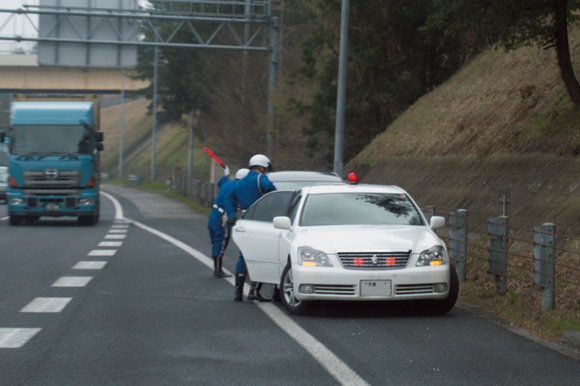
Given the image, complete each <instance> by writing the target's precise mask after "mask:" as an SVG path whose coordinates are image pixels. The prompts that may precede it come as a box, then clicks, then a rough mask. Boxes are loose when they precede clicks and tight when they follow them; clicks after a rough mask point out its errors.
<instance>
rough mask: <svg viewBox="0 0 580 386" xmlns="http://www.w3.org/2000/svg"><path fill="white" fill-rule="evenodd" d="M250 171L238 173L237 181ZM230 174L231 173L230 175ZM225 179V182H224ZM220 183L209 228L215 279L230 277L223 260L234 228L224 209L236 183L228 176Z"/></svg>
mask: <svg viewBox="0 0 580 386" xmlns="http://www.w3.org/2000/svg"><path fill="white" fill-rule="evenodd" d="M248 172H249V170H248V169H240V170H238V172H237V173H236V180H239V179H242V178H244V177H245V176H246V175H247V174H248ZM228 174H229V173H228ZM224 177H225V180H224ZM224 177H222V178H220V180H219V181H218V186H219V190H218V194H217V196H216V198H215V201H214V202H213V209H212V211H211V214H210V215H209V220H208V223H207V228H208V230H209V238H210V240H211V257H212V258H213V268H214V271H213V275H214V276H215V277H230V276H232V275H228V274H227V273H225V272H224V271H223V268H222V265H223V258H224V253H225V251H226V248H227V247H228V243H229V241H230V237H231V230H232V227H231V226H230V225H229V224H228V222H227V221H228V218H227V215H226V211H225V209H224V199H225V197H226V195H227V194H228V192H229V191H230V190H231V189H232V188H233V186H234V184H235V181H230V180H228V179H227V176H224Z"/></svg>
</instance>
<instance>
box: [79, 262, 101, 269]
mask: <svg viewBox="0 0 580 386" xmlns="http://www.w3.org/2000/svg"><path fill="white" fill-rule="evenodd" d="M106 264H107V262H106V261H79V262H78V263H76V264H75V266H74V267H72V269H103V268H104V267H105V265H106Z"/></svg>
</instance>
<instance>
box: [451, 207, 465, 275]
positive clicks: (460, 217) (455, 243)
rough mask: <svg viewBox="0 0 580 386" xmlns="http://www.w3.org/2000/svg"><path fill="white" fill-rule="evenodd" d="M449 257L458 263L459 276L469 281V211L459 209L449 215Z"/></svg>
mask: <svg viewBox="0 0 580 386" xmlns="http://www.w3.org/2000/svg"><path fill="white" fill-rule="evenodd" d="M449 257H450V258H451V259H453V260H455V261H456V262H457V264H456V265H455V267H456V269H457V276H458V277H459V280H460V281H465V280H466V279H467V210H465V209H459V210H458V211H457V212H451V213H450V215H449Z"/></svg>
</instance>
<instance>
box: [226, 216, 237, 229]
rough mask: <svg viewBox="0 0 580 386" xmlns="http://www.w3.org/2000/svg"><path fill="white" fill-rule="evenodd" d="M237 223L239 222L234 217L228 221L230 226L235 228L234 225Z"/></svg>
mask: <svg viewBox="0 0 580 386" xmlns="http://www.w3.org/2000/svg"><path fill="white" fill-rule="evenodd" d="M237 221H238V219H237V218H235V217H232V218H230V219H228V224H229V225H230V226H232V227H233V226H234V225H236V222H237Z"/></svg>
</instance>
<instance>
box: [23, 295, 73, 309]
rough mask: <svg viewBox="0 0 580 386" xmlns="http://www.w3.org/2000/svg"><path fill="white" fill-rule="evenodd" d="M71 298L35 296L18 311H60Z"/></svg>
mask: <svg viewBox="0 0 580 386" xmlns="http://www.w3.org/2000/svg"><path fill="white" fill-rule="evenodd" d="M71 300H72V298H36V299H34V300H33V301H31V302H30V303H28V304H27V305H26V306H24V308H23V309H21V310H20V312H61V311H62V310H63V309H64V308H65V307H66V305H67V304H68V303H69V302H70V301H71Z"/></svg>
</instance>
